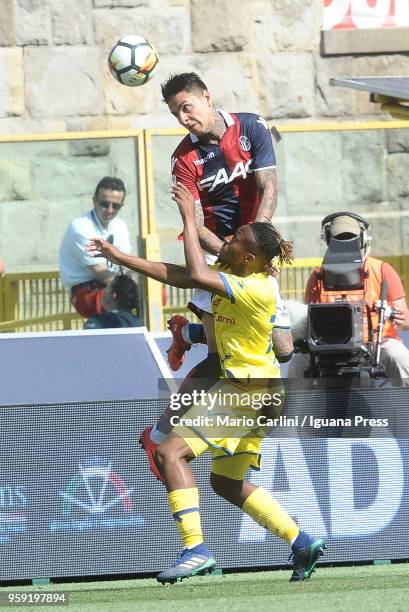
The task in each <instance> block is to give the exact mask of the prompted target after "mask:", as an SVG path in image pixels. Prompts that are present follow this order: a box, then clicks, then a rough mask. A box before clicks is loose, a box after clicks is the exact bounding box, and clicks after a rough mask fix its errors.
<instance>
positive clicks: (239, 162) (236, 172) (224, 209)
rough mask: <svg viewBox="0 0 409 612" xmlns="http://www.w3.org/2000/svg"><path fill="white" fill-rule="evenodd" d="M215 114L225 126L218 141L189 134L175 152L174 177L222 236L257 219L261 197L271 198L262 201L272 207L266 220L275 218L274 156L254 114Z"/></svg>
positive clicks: (208, 225) (210, 227) (266, 131)
mask: <svg viewBox="0 0 409 612" xmlns="http://www.w3.org/2000/svg"><path fill="white" fill-rule="evenodd" d="M216 113H217V115H216V119H217V118H220V119H221V120H222V121H223V123H224V125H225V131H224V134H223V136H222V138H221V139H220V141H219V142H217V141H216V139H211V140H209V139H205V140H203V137H202V138H200V137H199V136H198V135H197V134H195V133H193V132H191V133H190V134H188V135H187V136H186V137H185V138H184V139H183V140H182V142H181V143H180V145H179V146H178V147H177V149H176V150H175V152H174V153H173V156H172V175H173V177H174V180H176V181H180V182H181V183H183V184H184V185H186V187H188V189H189V191H190V192H191V194H192V195H193V197H194V198H195V200H196V202H197V203H198V204H199V203H200V206H201V208H202V210H203V224H204V227H205V228H206V229H207V230H209V231H210V232H212V233H213V234H215V235H216V236H217V237H218V238H220V239H223V238H225V237H226V236H230V235H232V234H234V232H235V231H236V230H237V228H238V227H240V226H241V225H245V224H246V223H249V222H251V221H255V220H259V219H258V217H259V216H260V213H259V206H260V203H261V202H262V201H263V198H264V200H268V202H266V201H263V208H264V209H266V208H267V207H268V209H267V210H264V211H263V212H262V214H263V216H264V217H265V218H264V220H266V217H269V219H268V220H270V219H271V216H272V213H273V212H274V209H275V205H276V195H275V194H276V186H275V167H276V159H275V154H274V150H273V145H272V142H271V136H270V132H269V129H268V125H267V123H266V122H265V120H264V119H262V118H261V117H259V116H258V115H254V114H252V113H237V114H232V113H227V112H226V111H223V110H218V111H216ZM267 181H269V182H270V185H269V189H267V194H266V197H264V194H265V191H266V182H267ZM205 235H207V232H206V234H205ZM202 238H203V237H202ZM203 242H204V244H203ZM201 243H202V246H203V247H204V250H206V251H209V250H210V252H212V251H213V250H214V249H213V248H210V249H209V243H208V242H207V241H206V240H204V241H203V239H202V241H201Z"/></svg>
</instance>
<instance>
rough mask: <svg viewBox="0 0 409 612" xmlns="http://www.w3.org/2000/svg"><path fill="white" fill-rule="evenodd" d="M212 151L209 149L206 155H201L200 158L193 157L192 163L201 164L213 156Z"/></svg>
mask: <svg viewBox="0 0 409 612" xmlns="http://www.w3.org/2000/svg"><path fill="white" fill-rule="evenodd" d="M214 155H215V154H214V152H213V151H209V153H208V154H207V155H206V157H202V158H200V159H194V160H193V163H194V165H195V166H202V165H203V164H205V163H206V162H207V161H209V159H212V157H214Z"/></svg>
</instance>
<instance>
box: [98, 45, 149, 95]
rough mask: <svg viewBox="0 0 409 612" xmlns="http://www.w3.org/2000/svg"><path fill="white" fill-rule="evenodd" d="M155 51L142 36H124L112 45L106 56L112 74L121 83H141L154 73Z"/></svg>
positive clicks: (132, 84)
mask: <svg viewBox="0 0 409 612" xmlns="http://www.w3.org/2000/svg"><path fill="white" fill-rule="evenodd" d="M158 62H159V57H158V54H157V51H156V49H155V47H154V46H153V45H151V43H150V42H149V41H148V40H146V38H144V37H143V36H124V37H123V38H120V39H119V40H118V42H117V43H116V44H115V45H114V46H113V48H112V49H111V52H110V54H109V57H108V66H109V70H110V71H111V74H112V76H113V77H114V78H115V79H117V81H119V82H120V83H122V85H128V86H129V87H137V86H138V85H143V84H144V83H146V81H147V80H148V79H150V78H151V77H152V76H153V74H154V73H155V70H156V67H157V65H158Z"/></svg>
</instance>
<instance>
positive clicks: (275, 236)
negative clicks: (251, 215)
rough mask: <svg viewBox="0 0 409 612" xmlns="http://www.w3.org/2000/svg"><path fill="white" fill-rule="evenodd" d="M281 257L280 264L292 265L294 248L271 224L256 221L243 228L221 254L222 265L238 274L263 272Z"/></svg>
mask: <svg viewBox="0 0 409 612" xmlns="http://www.w3.org/2000/svg"><path fill="white" fill-rule="evenodd" d="M276 257H278V259H279V260H280V263H283V262H286V263H290V262H291V261H292V259H293V246H292V243H291V242H288V241H287V240H284V239H283V238H282V236H281V234H280V232H279V231H278V230H277V229H276V228H275V227H274V226H273V225H271V224H270V223H261V222H255V223H250V224H248V225H242V226H241V227H239V229H238V230H237V231H236V233H235V234H234V236H233V237H232V238H231V239H229V240H226V241H225V243H224V245H223V246H222V248H221V250H220V253H219V261H220V263H221V264H224V265H227V266H229V267H230V269H231V270H232V272H234V273H236V274H242V273H243V272H244V273H245V274H248V273H250V274H251V273H253V272H261V271H262V270H265V268H266V266H267V265H268V264H269V263H270V262H271V260H273V259H274V258H276Z"/></svg>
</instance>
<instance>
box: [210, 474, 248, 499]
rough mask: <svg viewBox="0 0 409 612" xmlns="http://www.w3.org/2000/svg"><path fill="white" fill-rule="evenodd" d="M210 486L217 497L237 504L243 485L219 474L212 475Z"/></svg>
mask: <svg viewBox="0 0 409 612" xmlns="http://www.w3.org/2000/svg"><path fill="white" fill-rule="evenodd" d="M210 485H211V487H212V489H213V491H214V492H215V493H216V495H219V496H220V497H223V498H224V499H226V500H227V501H229V502H231V503H232V504H236V502H237V499H238V498H239V497H240V494H241V490H242V486H243V483H242V481H239V480H232V479H231V478H226V477H225V476H219V474H214V473H213V472H212V473H211V474H210Z"/></svg>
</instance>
